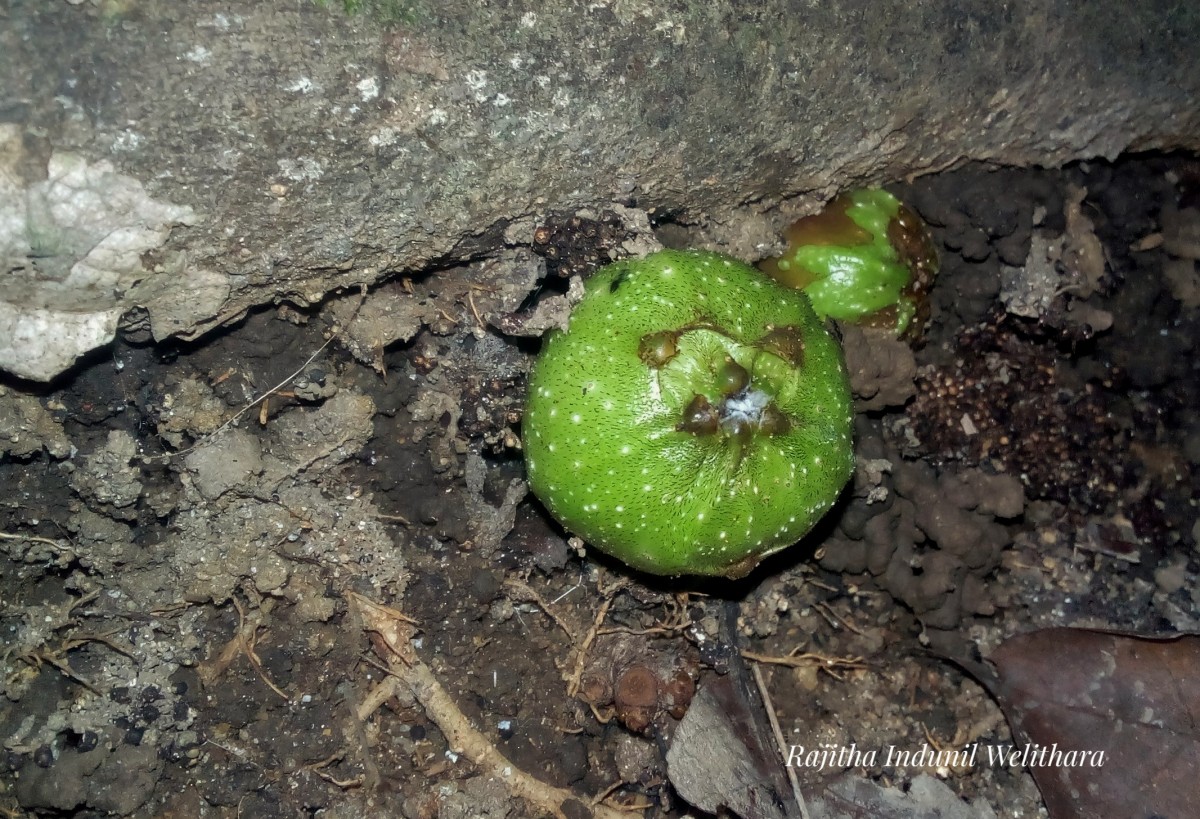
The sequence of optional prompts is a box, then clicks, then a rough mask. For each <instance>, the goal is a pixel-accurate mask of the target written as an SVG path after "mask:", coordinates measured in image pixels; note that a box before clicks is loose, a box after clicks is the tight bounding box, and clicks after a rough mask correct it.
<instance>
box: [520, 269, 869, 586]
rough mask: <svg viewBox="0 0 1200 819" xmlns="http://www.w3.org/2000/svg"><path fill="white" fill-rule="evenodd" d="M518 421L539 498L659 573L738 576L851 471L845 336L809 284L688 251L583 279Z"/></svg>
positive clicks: (815, 513) (812, 515)
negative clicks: (819, 307) (803, 287)
mask: <svg viewBox="0 0 1200 819" xmlns="http://www.w3.org/2000/svg"><path fill="white" fill-rule="evenodd" d="M523 431H524V434H523V443H524V449H525V464H526V468H527V471H528V475H529V483H530V486H531V487H532V489H533V491H534V493H535V494H536V495H537V496H538V498H540V499H541V501H542V502H543V503H544V504H545V505H546V508H547V509H549V510H550V512H551V513H552V514H553V515H554V516H555V517H556V518H557V519H558V520H559V521H560V522H561V523H562V524H563V526H565V527H566V528H567V529H568V530H570V531H572V532H574V533H576V534H578V535H579V536H581V537H582V538H583V539H584V540H586V541H587V542H588V543H590V544H591V545H592V546H594V547H595V548H597V549H600V550H601V551H603V552H607V553H608V554H611V555H613V556H614V557H617V558H619V559H621V560H623V561H625V562H626V563H627V564H629V565H630V566H633V567H634V568H637V569H640V570H643V571H646V572H651V573H654V574H665V575H680V574H698V575H724V576H729V577H736V576H741V575H743V574H746V573H747V572H749V571H750V570H751V569H753V568H754V566H756V565H757V564H758V562H759V561H760V560H762V559H763V558H764V557H766V556H767V555H769V554H772V553H773V552H776V551H778V550H780V549H782V548H784V547H786V546H788V545H789V544H792V543H794V542H795V541H797V540H798V539H800V537H801V536H803V535H804V534H805V533H806V532H808V530H809V529H810V528H812V526H813V524H814V523H816V521H817V520H818V519H819V518H820V517H821V516H822V515H823V514H824V513H825V511H826V510H828V509H829V507H830V506H831V505H832V504H833V502H834V501H835V500H836V499H837V496H838V494H839V493H840V491H841V489H842V487H843V486H844V485H845V483H846V480H847V479H848V478H849V476H850V473H851V471H852V468H853V452H852V443H851V400H850V389H849V385H848V383H847V378H846V370H845V365H844V363H843V360H842V352H841V348H840V347H839V346H838V343H837V342H836V341H835V340H834V339H833V338H832V337H831V336H830V334H829V332H828V331H827V330H826V328H825V326H824V325H823V323H822V321H821V319H819V318H818V317H817V315H816V313H814V312H813V309H812V306H811V305H810V303H809V300H808V298H807V297H806V296H805V295H804V294H803V293H801V292H800V291H798V290H794V289H791V288H787V287H783V286H781V285H779V284H776V283H775V282H773V281H771V280H770V279H768V278H767V277H765V276H763V275H762V274H761V273H759V272H758V271H757V270H755V269H754V268H752V267H749V266H748V265H745V264H743V263H741V262H739V261H737V260H735V259H730V258H727V257H724V256H720V255H717V254H714V253H705V252H698V251H670V250H667V251H661V252H659V253H655V254H652V255H650V256H647V257H646V258H644V259H639V260H629V261H624V262H618V263H617V264H613V265H610V266H608V267H606V268H604V269H603V270H601V271H599V272H598V273H596V274H595V275H594V276H593V277H592V278H590V279H589V280H588V281H587V282H586V284H585V295H584V297H583V300H582V301H581V302H580V303H579V304H578V305H576V307H575V309H574V311H573V312H572V314H571V317H570V322H569V325H568V327H567V329H566V330H565V331H554V332H552V333H551V334H550V336H549V338H548V339H547V341H546V344H545V346H544V348H543V350H542V353H541V355H540V356H539V357H538V360H537V362H536V363H535V365H534V368H533V371H532V373H531V374H530V381H529V395H528V398H527V401H526V405H525V417H524V426H523Z"/></svg>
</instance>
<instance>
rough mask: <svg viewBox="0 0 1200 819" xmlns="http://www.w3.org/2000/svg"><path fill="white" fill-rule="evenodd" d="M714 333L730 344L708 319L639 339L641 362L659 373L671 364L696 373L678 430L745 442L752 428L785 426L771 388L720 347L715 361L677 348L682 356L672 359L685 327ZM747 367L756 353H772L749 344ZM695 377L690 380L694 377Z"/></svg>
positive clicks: (771, 430) (775, 430) (773, 430)
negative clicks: (700, 322)
mask: <svg viewBox="0 0 1200 819" xmlns="http://www.w3.org/2000/svg"><path fill="white" fill-rule="evenodd" d="M694 331H699V332H704V333H710V334H715V335H716V336H718V337H720V338H721V340H722V341H723V342H725V343H727V344H730V345H733V346H740V345H736V344H735V343H734V342H733V341H732V339H730V338H729V336H728V335H726V334H725V333H723V332H721V331H720V330H718V329H715V328H713V327H712V326H711V325H705V326H703V327H689V328H686V329H683V330H679V331H669V332H661V333H649V334H647V335H646V336H644V337H643V338H642V340H641V343H640V345H639V354H640V357H641V358H642V361H643V363H645V364H647V365H648V366H650V367H651V368H653V369H654V370H655V371H656V373H657V374H659V375H660V376H661V374H662V373H663V371H664V370H665V369H666V368H670V367H675V368H677V369H681V370H691V371H692V372H693V374H694V375H695V376H697V378H696V379H695V380H693V381H692V383H691V384H690V386H691V388H692V389H694V390H695V391H694V392H693V393H692V397H691V399H690V400H689V401H688V403H687V404H686V405H685V406H684V407H683V410H682V413H681V417H680V419H679V422H678V423H677V424H676V425H675V429H676V431H678V432H687V433H691V434H692V435H696V436H711V435H718V434H721V435H723V436H725V437H727V438H733V439H736V440H737V441H738V442H739V443H743V444H744V443H746V442H748V441H749V440H750V439H751V438H753V437H754V435H755V434H758V433H763V434H766V435H777V434H783V433H786V432H787V431H788V430H790V429H791V422H790V421H789V420H788V418H787V416H786V415H784V413H783V412H781V411H780V410H779V408H778V407H777V406H776V404H775V399H776V396H775V391H774V390H773V389H771V385H770V384H769V383H759V382H758V381H757V380H756V379H755V378H754V377H753V376H752V375H751V370H750V369H747V367H743V366H742V365H741V364H739V363H738V362H737V361H736V360H734V358H733V356H732V355H730V354H726V353H724V352H721V353H720V356H721V357H720V359H719V361H713V360H712V357H711V356H705V355H703V354H699V355H697V354H696V351H695V350H693V351H692V353H691V354H690V355H689V354H688V353H683V355H684V356H685V358H686V361H683V362H681V361H678V360H677V359H676V356H678V355H680V354H681V350H682V347H683V345H682V344H681V340H682V339H683V337H684V336H685V335H686V334H687V333H689V332H694ZM747 352H749V353H750V356H751V359H750V367H751V368H753V361H754V360H755V359H757V357H758V356H760V355H764V354H772V353H773V351H768V350H766V349H753V350H749V351H747ZM697 381H698V382H700V383H696V382H697Z"/></svg>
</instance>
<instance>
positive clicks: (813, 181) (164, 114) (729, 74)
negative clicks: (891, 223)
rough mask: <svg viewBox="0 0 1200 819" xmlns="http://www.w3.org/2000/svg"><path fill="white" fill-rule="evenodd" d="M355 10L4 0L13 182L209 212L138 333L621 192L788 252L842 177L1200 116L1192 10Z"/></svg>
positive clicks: (599, 6)
mask: <svg viewBox="0 0 1200 819" xmlns="http://www.w3.org/2000/svg"><path fill="white" fill-rule="evenodd" d="M336 5H337V4H329V5H323V4H318V3H293V4H279V3H269V4H254V3H241V4H224V3H212V2H197V3H186V4H144V3H109V4H103V3H101V4H91V3H81V4H76V3H40V4H31V3H27V4H16V5H15V6H10V7H9V8H8V9H7V10H6V11H4V12H3V19H4V25H3V26H0V88H3V89H4V95H3V98H2V100H3V102H2V104H0V111H2V112H3V118H4V119H5V120H6V121H8V122H13V123H17V124H19V125H20V126H21V128H22V135H23V141H24V154H25V155H26V160H25V161H23V162H21V163H18V166H17V167H15V168H14V169H13V171H12V173H13V176H14V179H15V180H16V181H17V182H19V183H23V184H24V185H25V186H26V187H34V186H36V185H37V184H38V183H39V182H40V181H42V180H44V179H45V178H46V175H47V168H46V166H47V161H48V160H49V158H50V157H51V156H52V155H53V154H55V153H56V152H62V151H66V152H71V153H73V154H75V155H78V156H81V157H84V158H86V159H88V160H90V161H93V162H100V161H111V162H112V163H113V164H114V166H115V168H116V170H117V171H118V172H119V173H121V174H124V175H126V176H128V177H129V178H131V179H133V180H137V182H139V183H140V184H142V185H144V186H145V189H146V191H147V193H148V194H149V195H150V196H151V197H153V198H154V199H155V200H158V201H163V202H170V203H174V204H175V205H178V206H179V208H181V209H183V208H186V209H189V210H188V211H187V212H188V213H189V214H194V217H195V219H196V220H197V221H196V224H194V225H190V226H187V227H177V228H176V229H175V230H174V232H173V233H172V235H171V237H170V239H169V241H168V243H167V244H166V245H165V246H164V247H163V248H162V249H160V250H155V251H153V252H152V253H149V254H147V255H148V256H149V257H150V258H147V259H146V260H145V261H146V270H147V275H146V276H145V277H144V278H143V279H141V280H139V282H138V283H137V288H136V292H130V293H123V294H119V297H118V302H117V305H116V308H119V309H120V310H122V311H131V310H135V308H139V307H144V306H146V305H147V304H150V305H151V307H150V310H149V315H148V316H147V315H145V314H144V313H137V312H136V311H135V313H134V314H133V315H131V314H130V313H129V312H126V316H125V321H126V323H127V324H129V323H131V322H134V321H137V322H141V323H142V324H143V325H145V326H148V327H149V330H150V331H151V332H152V333H153V335H154V336H155V337H156V338H160V339H161V338H163V337H166V336H171V335H183V336H195V335H198V334H200V333H202V332H203V331H205V330H206V329H208V328H211V327H213V326H217V325H219V324H222V323H225V322H228V321H230V320H231V319H233V318H235V317H237V316H240V315H242V314H243V313H244V312H245V311H246V310H247V309H248V308H250V307H252V306H255V305H259V304H264V303H268V302H271V301H278V300H286V301H291V302H296V303H301V304H306V303H313V302H315V301H317V300H319V299H321V298H322V297H323V296H324V295H325V294H326V293H328V292H330V291H332V290H336V289H338V288H344V287H350V286H355V285H361V284H373V283H375V282H378V281H380V280H382V279H384V278H386V277H387V276H388V275H389V274H391V273H393V272H395V271H404V270H407V271H420V270H424V269H428V268H429V267H431V266H445V265H446V264H448V263H452V262H455V261H462V260H467V259H470V258H472V257H475V256H477V255H479V254H481V253H484V252H487V251H488V250H489V249H494V247H495V246H496V245H497V244H498V242H499V239H500V237H501V236H502V235H503V234H504V232H505V228H506V227H507V226H509V225H510V224H512V223H513V222H516V221H519V220H521V219H524V218H529V217H535V216H537V215H538V214H541V213H545V212H549V211H555V210H557V211H570V210H573V209H575V208H579V207H595V206H602V205H603V204H604V203H607V202H619V203H624V204H627V205H632V206H636V207H640V208H643V209H646V210H648V211H650V212H652V213H657V214H659V215H660V216H666V217H668V218H671V219H678V220H682V221H686V222H690V223H693V224H694V223H696V222H697V221H700V222H704V227H705V236H706V237H707V238H708V239H709V243H710V244H712V245H721V246H724V248H725V249H726V250H729V251H731V252H733V253H734V254H735V255H740V256H743V257H751V256H755V255H763V254H764V252H765V251H766V250H767V249H768V248H765V247H763V246H762V244H763V240H762V237H764V236H769V235H770V233H769V232H767V233H764V231H762V230H761V229H752V228H748V227H747V226H746V225H745V221H746V219H748V218H752V217H753V215H754V213H755V212H757V213H759V214H761V213H770V214H771V215H770V218H771V219H772V220H773V221H777V223H778V225H782V224H784V223H786V222H787V221H789V220H790V219H792V218H794V217H795V215H797V214H798V213H799V212H801V211H804V210H806V209H808V208H810V207H811V206H813V205H814V204H815V203H816V202H817V201H818V200H821V199H823V198H826V197H827V196H829V195H830V194H831V193H833V192H834V191H835V190H836V189H838V188H839V187H844V186H847V185H852V184H855V183H864V182H872V181H879V180H888V179H895V178H897V177H900V176H911V175H919V174H921V173H924V172H927V171H931V170H937V169H941V168H945V167H948V166H952V165H955V164H957V163H960V162H962V161H964V160H967V159H981V160H989V161H994V162H997V163H1006V164H1031V163H1037V164H1041V165H1046V166H1053V165H1057V164H1061V163H1064V162H1066V161H1069V160H1072V159H1077V158H1086V157H1093V156H1105V157H1110V158H1111V157H1114V156H1115V155H1117V154H1118V153H1120V152H1121V151H1124V150H1127V149H1150V148H1172V147H1185V148H1195V147H1196V146H1197V144H1198V143H1197V137H1196V134H1198V133H1200V109H1197V108H1196V107H1195V105H1194V104H1192V101H1193V100H1194V99H1195V98H1196V96H1197V91H1198V90H1200V74H1197V73H1196V72H1195V70H1194V64H1193V60H1192V54H1193V52H1194V48H1193V47H1192V44H1193V43H1194V42H1195V41H1196V37H1197V32H1198V31H1200V14H1198V13H1197V12H1196V10H1194V9H1192V8H1189V7H1187V6H1175V7H1172V8H1169V9H1164V8H1161V7H1160V6H1159V5H1157V4H1142V5H1137V6H1133V7H1130V6H1128V5H1126V4H1117V3H1115V2H1101V3H1081V2H1069V0H1058V2H1053V3H1051V4H1049V5H1047V4H1044V3H1037V2H1033V0H1019V2H1016V3H1010V4H1007V5H1005V6H1004V7H996V8H990V7H989V8H986V9H984V8H979V9H975V8H963V7H962V6H961V4H956V3H947V2H944V0H919V2H906V3H888V4H884V5H880V4H875V5H872V6H870V7H867V6H863V5H862V4H858V3H846V2H840V3H830V4H799V3H789V2H784V0H772V2H768V3H765V4H754V5H752V6H745V5H744V4H735V3H729V2H724V3H716V4H710V3H685V4H665V5H664V4H662V3H656V2H650V1H649V0H633V1H632V2H598V3H555V4H550V5H545V4H530V5H525V4H521V3H517V4H513V5H510V6H505V7H504V8H496V7H491V6H486V5H479V4H475V3H469V2H465V0H456V1H455V2H449V3H444V4H433V3H425V2H420V3H414V4H408V5H403V7H401V4H395V3H391V4H381V5H384V6H386V7H388V8H391V9H392V10H393V11H396V12H400V11H403V12H404V13H402V14H399V15H398V16H399V18H400V19H395V20H392V21H389V22H384V21H381V20H379V19H377V18H374V17H371V16H369V15H362V16H354V17H346V16H345V15H343V14H342V13H341V11H340V10H339V9H337V8H336ZM748 100H755V101H756V102H755V103H754V104H753V107H749V106H748V103H747V101H748ZM746 203H754V208H751V209H746V208H744V207H743V206H744V205H745V204H746ZM180 212H181V213H182V212H183V211H182V210H181V211H180ZM181 221H188V222H190V221H191V218H189V219H187V220H181ZM756 237H757V238H756ZM768 243H769V241H768ZM5 262H6V265H7V266H8V267H9V269H13V268H14V266H15V267H20V263H19V261H14V260H11V259H7V260H5ZM214 295H215V296H216V297H215V298H214ZM64 298H65V297H64ZM68 301H69V300H68ZM116 308H114V309H116ZM28 309H30V310H32V309H34V307H33V306H32V305H30V306H28ZM38 309H41V308H40V307H39V308H38ZM113 329H114V328H112V327H111V322H109V323H105V324H104V330H105V332H104V333H102V334H100V335H99V336H96V337H94V343H96V344H103V338H102V337H103V336H108V337H111V333H112V332H113ZM32 377H36V378H45V377H49V376H48V375H47V374H46V373H43V372H38V373H33V374H32Z"/></svg>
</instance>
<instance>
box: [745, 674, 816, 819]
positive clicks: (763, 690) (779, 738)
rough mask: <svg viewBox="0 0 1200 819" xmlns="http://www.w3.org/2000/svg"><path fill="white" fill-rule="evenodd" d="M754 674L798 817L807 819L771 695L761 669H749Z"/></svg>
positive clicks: (806, 808) (797, 781) (802, 797)
mask: <svg viewBox="0 0 1200 819" xmlns="http://www.w3.org/2000/svg"><path fill="white" fill-rule="evenodd" d="M750 670H751V672H752V673H753V674H754V684H755V685H756V686H758V695H759V696H760V697H762V701H763V708H764V709H765V710H766V712H767V721H768V722H770V723H771V733H773V734H774V735H775V744H776V745H777V746H778V747H779V756H780V758H782V759H783V762H784V766H783V769H784V770H785V771H787V778H788V783H789V784H790V785H791V786H792V796H794V797H795V798H796V804H797V805H799V806H800V816H801V817H802V819H809V816H808V805H807V804H805V802H804V794H803V793H801V792H800V780H799V779H797V778H796V769H795V768H793V767H792V766H791V765H788V764H787V759H788V748H787V744H786V743H785V741H784V739H783V730H782V729H781V728H780V727H779V718H778V717H776V716H775V704H774V703H772V702H771V694H770V693H769V692H768V691H767V683H766V681H765V680H764V679H763V675H762V667H761V666H758V665H753V666H751V667H750Z"/></svg>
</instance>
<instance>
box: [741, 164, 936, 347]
mask: <svg viewBox="0 0 1200 819" xmlns="http://www.w3.org/2000/svg"><path fill="white" fill-rule="evenodd" d="M784 238H785V239H786V240H787V243H788V246H787V249H786V250H784V252H783V254H782V255H780V256H777V257H775V258H771V259H766V260H764V261H763V262H762V263H761V264H759V267H760V268H761V269H762V271H763V272H764V273H766V274H767V275H769V276H770V277H771V278H773V279H775V280H776V281H778V282H780V283H781V284H786V285H788V286H789V287H796V288H799V289H801V290H803V291H804V292H805V293H807V294H808V297H809V298H810V299H812V303H813V308H814V309H815V310H816V311H817V315H820V316H829V317H831V318H835V319H838V320H840V321H849V322H853V323H856V324H863V325H867V326H871V327H883V328H886V329H891V330H893V331H894V332H895V333H896V335H898V336H899V335H904V336H907V337H909V338H917V337H919V336H920V335H921V332H922V330H923V329H924V325H925V322H926V320H927V319H928V316H929V303H928V294H929V288H930V287H931V286H932V285H933V279H934V277H935V276H936V275H937V269H938V257H937V250H936V248H935V247H934V244H933V239H932V237H930V235H929V231H928V230H927V229H926V227H925V223H924V222H922V221H921V218H920V217H919V216H917V215H916V214H915V213H913V212H912V211H911V210H909V208H908V207H906V206H905V205H903V204H901V202H900V200H898V199H897V198H896V197H895V196H893V195H892V194H890V193H888V192H887V191H885V190H880V189H878V188H871V189H864V190H856V191H851V192H850V193H845V194H842V195H841V196H839V197H837V198H836V199H834V200H833V201H832V202H830V203H829V204H828V205H826V206H825V209H824V210H822V211H821V212H820V213H816V214H814V215H812V216H806V217H804V218H803V219H800V220H799V221H797V222H795V223H794V224H793V225H792V226H791V227H789V228H788V229H787V230H786V231H784Z"/></svg>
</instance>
